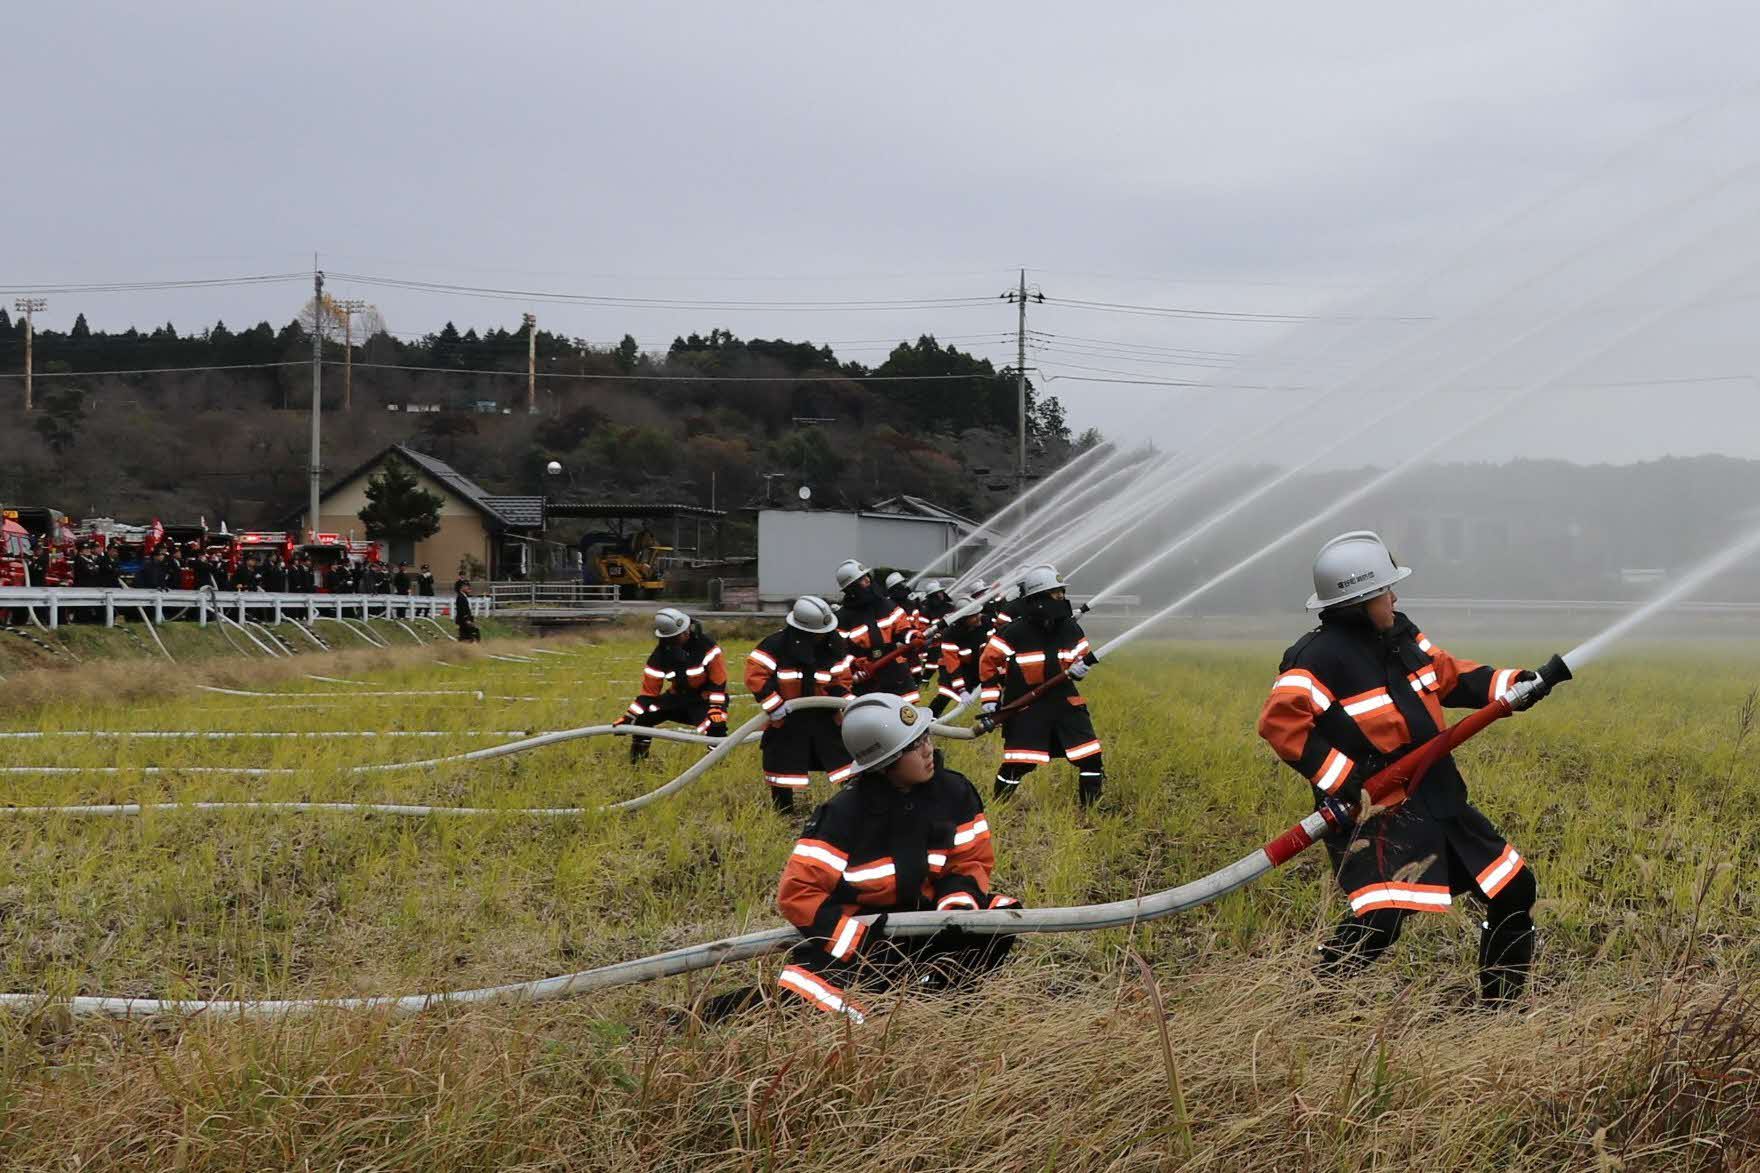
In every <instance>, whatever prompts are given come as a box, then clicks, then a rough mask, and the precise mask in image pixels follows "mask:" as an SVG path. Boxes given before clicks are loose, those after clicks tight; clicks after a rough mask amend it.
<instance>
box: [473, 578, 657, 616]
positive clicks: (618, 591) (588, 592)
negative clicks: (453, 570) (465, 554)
mask: <svg viewBox="0 0 1760 1173" xmlns="http://www.w3.org/2000/svg"><path fill="white" fill-rule="evenodd" d="M483 594H484V595H485V596H487V597H488V598H489V599H492V600H493V601H494V603H495V609H496V610H498V611H509V610H514V609H519V610H535V611H582V612H588V613H601V614H615V613H616V612H617V610H618V603H619V602H620V601H621V599H622V598H623V588H622V587H620V586H618V585H616V584H615V583H612V584H609V585H602V586H589V585H587V584H586V583H579V582H492V583H490V584H488V590H486V591H484V592H483ZM664 605H665V604H663V603H656V604H655V606H656V607H660V606H664Z"/></svg>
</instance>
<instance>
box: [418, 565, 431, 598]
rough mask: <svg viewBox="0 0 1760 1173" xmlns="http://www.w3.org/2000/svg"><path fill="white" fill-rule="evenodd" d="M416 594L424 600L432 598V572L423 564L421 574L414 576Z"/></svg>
mask: <svg viewBox="0 0 1760 1173" xmlns="http://www.w3.org/2000/svg"><path fill="white" fill-rule="evenodd" d="M416 593H417V594H419V595H420V596H421V597H422V598H424V599H431V598H433V597H434V572H433V571H432V570H429V569H428V564H427V563H425V562H424V563H423V564H422V573H421V574H419V575H417V576H416Z"/></svg>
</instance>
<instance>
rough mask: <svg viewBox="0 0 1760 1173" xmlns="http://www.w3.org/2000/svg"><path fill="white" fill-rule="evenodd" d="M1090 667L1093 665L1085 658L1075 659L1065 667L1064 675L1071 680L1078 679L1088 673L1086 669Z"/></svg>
mask: <svg viewBox="0 0 1760 1173" xmlns="http://www.w3.org/2000/svg"><path fill="white" fill-rule="evenodd" d="M1091 667H1093V665H1092V664H1090V663H1088V662H1087V661H1086V660H1077V661H1076V662H1075V663H1073V664H1071V665H1070V666H1069V667H1068V668H1067V669H1065V675H1067V676H1068V677H1069V678H1070V679H1071V680H1080V679H1081V678H1082V677H1084V676H1086V675H1087V674H1088V669H1089V668H1091Z"/></svg>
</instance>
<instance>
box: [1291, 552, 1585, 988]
mask: <svg viewBox="0 0 1760 1173" xmlns="http://www.w3.org/2000/svg"><path fill="white" fill-rule="evenodd" d="M1409 574H1411V571H1410V570H1408V569H1406V568H1405V567H1403V566H1396V565H1395V564H1394V561H1393V556H1392V555H1391V554H1389V553H1388V551H1387V547H1386V546H1385V545H1384V544H1382V541H1381V539H1380V538H1379V537H1377V536H1376V535H1375V534H1373V533H1371V532H1369V531H1367V530H1359V531H1357V532H1354V533H1348V534H1343V535H1341V536H1339V537H1336V538H1333V539H1332V540H1331V541H1330V542H1327V543H1326V544H1325V545H1324V546H1322V547H1321V548H1320V553H1319V556H1318V557H1316V558H1315V560H1314V593H1313V594H1312V595H1311V596H1309V598H1308V609H1309V610H1311V611H1318V612H1320V626H1319V627H1317V628H1315V629H1314V630H1313V631H1311V632H1309V633H1308V634H1307V635H1305V636H1303V637H1302V638H1301V639H1300V640H1297V641H1296V643H1295V645H1294V646H1293V647H1291V648H1290V649H1289V651H1287V652H1285V653H1284V657H1283V663H1282V665H1281V666H1280V667H1279V669H1278V676H1277V681H1276V683H1275V684H1273V685H1272V687H1271V696H1270V698H1269V699H1268V700H1267V701H1266V702H1265V708H1264V711H1263V712H1262V713H1261V714H1260V717H1259V736H1261V737H1263V738H1264V739H1265V740H1266V741H1267V742H1268V743H1270V745H1271V748H1272V749H1274V750H1275V751H1277V755H1278V756H1279V757H1281V758H1282V759H1283V760H1284V761H1285V762H1287V763H1289V765H1291V766H1292V767H1294V768H1295V770H1296V772H1297V773H1299V774H1301V775H1302V776H1303V777H1304V778H1306V779H1308V781H1309V782H1310V783H1312V784H1313V787H1314V800H1315V806H1316V807H1319V806H1322V805H1325V806H1328V807H1330V808H1331V809H1332V810H1333V811H1335V812H1336V813H1337V814H1338V815H1339V816H1340V820H1341V824H1342V825H1343V826H1344V827H1346V828H1347V829H1346V830H1343V831H1340V832H1338V833H1336V834H1333V835H1331V836H1328V837H1327V839H1326V849H1327V852H1328V853H1329V854H1330V856H1331V858H1332V866H1333V871H1334V874H1335V875H1336V876H1337V878H1338V882H1339V886H1340V887H1342V888H1343V889H1344V892H1345V895H1346V897H1347V898H1348V899H1349V901H1350V906H1351V913H1350V915H1349V916H1348V917H1346V918H1345V920H1344V921H1343V922H1341V923H1340V924H1339V926H1338V928H1337V929H1336V930H1335V931H1334V932H1333V934H1332V937H1331V938H1330V939H1329V940H1328V941H1327V942H1326V943H1325V944H1323V945H1321V946H1320V967H1321V970H1322V972H1324V973H1328V974H1338V973H1346V972H1352V971H1354V970H1356V969H1358V968H1360V967H1362V966H1364V965H1366V964H1368V963H1369V962H1370V961H1372V960H1374V959H1375V958H1377V957H1379V956H1380V955H1381V954H1382V953H1383V952H1385V951H1386V949H1387V948H1388V946H1390V945H1392V944H1393V943H1394V941H1395V940H1397V939H1398V937H1399V933H1400V927H1401V925H1402V923H1403V922H1404V921H1405V918H1406V916H1407V914H1408V913H1412V912H1443V911H1446V910H1447V909H1448V908H1449V907H1450V905H1451V904H1452V902H1453V898H1454V897H1455V896H1471V897H1473V898H1475V899H1476V900H1478V901H1482V902H1483V903H1484V905H1485V909H1486V915H1485V920H1484V922H1483V925H1482V931H1481V933H1480V937H1479V987H1480V993H1481V995H1482V997H1483V998H1484V1000H1485V1001H1486V1002H1487V1003H1492V1004H1497V1003H1506V1002H1509V1001H1511V1000H1512V999H1514V998H1516V997H1518V996H1519V995H1520V994H1521V992H1522V989H1523V987H1524V986H1525V984H1526V983H1527V979H1528V971H1529V968H1530V967H1531V965H1532V962H1533V957H1534V922H1533V919H1532V918H1531V916H1530V912H1531V910H1532V908H1533V906H1534V897H1535V886H1534V876H1533V873H1532V872H1531V871H1530V870H1529V869H1528V866H1527V863H1526V861H1524V860H1523V859H1522V857H1521V855H1520V853H1518V852H1517V851H1516V849H1515V848H1514V847H1512V846H1510V844H1509V843H1508V842H1507V841H1506V840H1505V839H1504V837H1503V835H1502V834H1500V833H1499V832H1498V830H1497V828H1496V827H1495V826H1493V825H1492V823H1491V820H1490V819H1488V818H1486V817H1485V816H1484V815H1483V814H1481V813H1480V812H1479V811H1478V809H1477V808H1476V807H1474V806H1473V805H1472V804H1471V803H1470V802H1468V801H1467V786H1466V783H1465V781H1463V780H1462V778H1461V774H1460V770H1459V769H1458V768H1457V767H1456V765H1455V762H1454V759H1453V758H1452V757H1444V758H1442V759H1441V760H1440V761H1438V762H1437V763H1436V765H1434V766H1433V767H1431V769H1430V772H1429V773H1428V774H1426V775H1425V776H1424V777H1423V778H1422V780H1421V781H1420V782H1419V784H1418V785H1417V787H1416V788H1415V789H1414V790H1413V792H1412V793H1411V795H1410V797H1408V798H1407V799H1406V800H1405V801H1404V802H1402V803H1400V804H1398V805H1397V806H1395V807H1393V808H1392V809H1390V810H1388V811H1386V812H1385V813H1373V814H1371V815H1370V817H1369V818H1368V819H1367V820H1366V821H1364V822H1363V823H1362V824H1360V825H1358V826H1356V827H1355V828H1354V829H1349V828H1350V825H1351V823H1352V822H1353V821H1354V820H1355V819H1356V818H1357V817H1358V815H1359V813H1360V807H1361V802H1360V799H1361V796H1362V787H1363V783H1364V782H1365V781H1367V780H1368V779H1369V778H1371V777H1373V776H1374V775H1375V774H1376V773H1378V772H1379V771H1380V770H1381V769H1382V768H1383V767H1384V766H1385V765H1386V764H1387V763H1389V762H1391V761H1393V760H1394V759H1396V758H1398V757H1400V756H1401V755H1402V754H1404V753H1406V752H1407V751H1409V750H1411V749H1413V748H1415V747H1416V746H1417V745H1418V743H1420V742H1423V741H1426V740H1428V739H1429V738H1430V737H1432V736H1434V735H1435V734H1437V733H1438V732H1440V731H1441V730H1442V729H1443V727H1444V725H1445V721H1444V718H1443V714H1442V710H1443V708H1444V707H1445V706H1446V707H1450V708H1480V707H1482V706H1484V705H1486V704H1488V703H1490V702H1491V701H1493V700H1495V699H1496V698H1497V697H1499V696H1501V695H1502V694H1503V693H1504V692H1505V691H1506V690H1508V689H1509V687H1510V686H1511V685H1512V684H1514V683H1515V682H1516V681H1518V680H1533V679H1535V673H1533V672H1529V671H1526V670H1523V669H1517V668H1502V669H1496V668H1487V667H1483V666H1481V665H1479V664H1475V663H1473V662H1472V661H1470V660H1461V659H1457V658H1455V657H1454V656H1451V655H1449V654H1448V653H1447V652H1445V651H1443V650H1442V649H1441V648H1440V647H1437V646H1436V645H1435V644H1433V643H1431V642H1430V640H1429V639H1428V638H1426V637H1425V635H1424V633H1423V632H1421V631H1419V630H1418V629H1417V627H1416V626H1415V625H1414V624H1413V623H1412V621H1411V620H1410V619H1408V618H1406V617H1405V615H1403V614H1402V613H1400V612H1398V611H1395V610H1394V604H1395V603H1396V602H1398V599H1397V597H1396V596H1395V595H1394V593H1393V584H1394V583H1396V582H1399V581H1401V580H1402V579H1404V578H1405V577H1406V576H1408V575H1409ZM1548 691H1550V689H1541V690H1538V691H1536V692H1535V693H1533V694H1532V695H1531V696H1530V697H1529V698H1527V703H1528V704H1532V703H1533V701H1535V700H1539V699H1540V698H1541V697H1543V696H1545V695H1546V692H1548ZM1524 707H1526V706H1525V705H1524Z"/></svg>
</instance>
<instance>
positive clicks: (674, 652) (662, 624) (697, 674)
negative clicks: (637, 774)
mask: <svg viewBox="0 0 1760 1173" xmlns="http://www.w3.org/2000/svg"><path fill="white" fill-rule="evenodd" d="M654 638H655V639H656V640H657V641H658V642H657V643H656V644H655V645H654V650H653V651H652V652H651V653H649V655H648V662H647V663H646V664H644V665H643V666H642V687H641V691H640V692H639V693H638V694H637V695H636V699H635V700H633V701H631V702H630V705H629V710H628V711H627V712H626V713H625V714H624V715H623V716H621V717H619V718H618V719H617V722H616V723H617V724H619V725H627V724H631V723H633V724H635V725H638V726H640V727H642V728H651V727H653V726H655V725H658V724H660V723H661V722H663V721H677V722H680V723H681V724H685V725H691V726H694V727H695V729H696V731H697V732H698V733H707V734H708V735H709V736H711V737H726V736H727V661H726V660H725V659H723V658H722V655H721V645H720V644H718V643H716V642H715V641H714V640H713V639H711V638H709V636H708V635H707V634H705V633H704V631H703V625H702V624H701V623H698V622H696V621H694V620H693V619H691V617H690V616H689V615H686V614H685V613H684V612H683V611H680V610H679V609H678V608H676V607H662V608H661V609H660V610H659V611H658V612H657V613H656V614H655V615H654ZM653 744H654V739H653V738H651V737H631V738H630V739H629V760H630V762H631V763H632V764H633V763H635V762H639V761H641V760H642V759H643V758H645V757H647V756H648V750H649V749H650V748H651V747H652V745H653Z"/></svg>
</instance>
